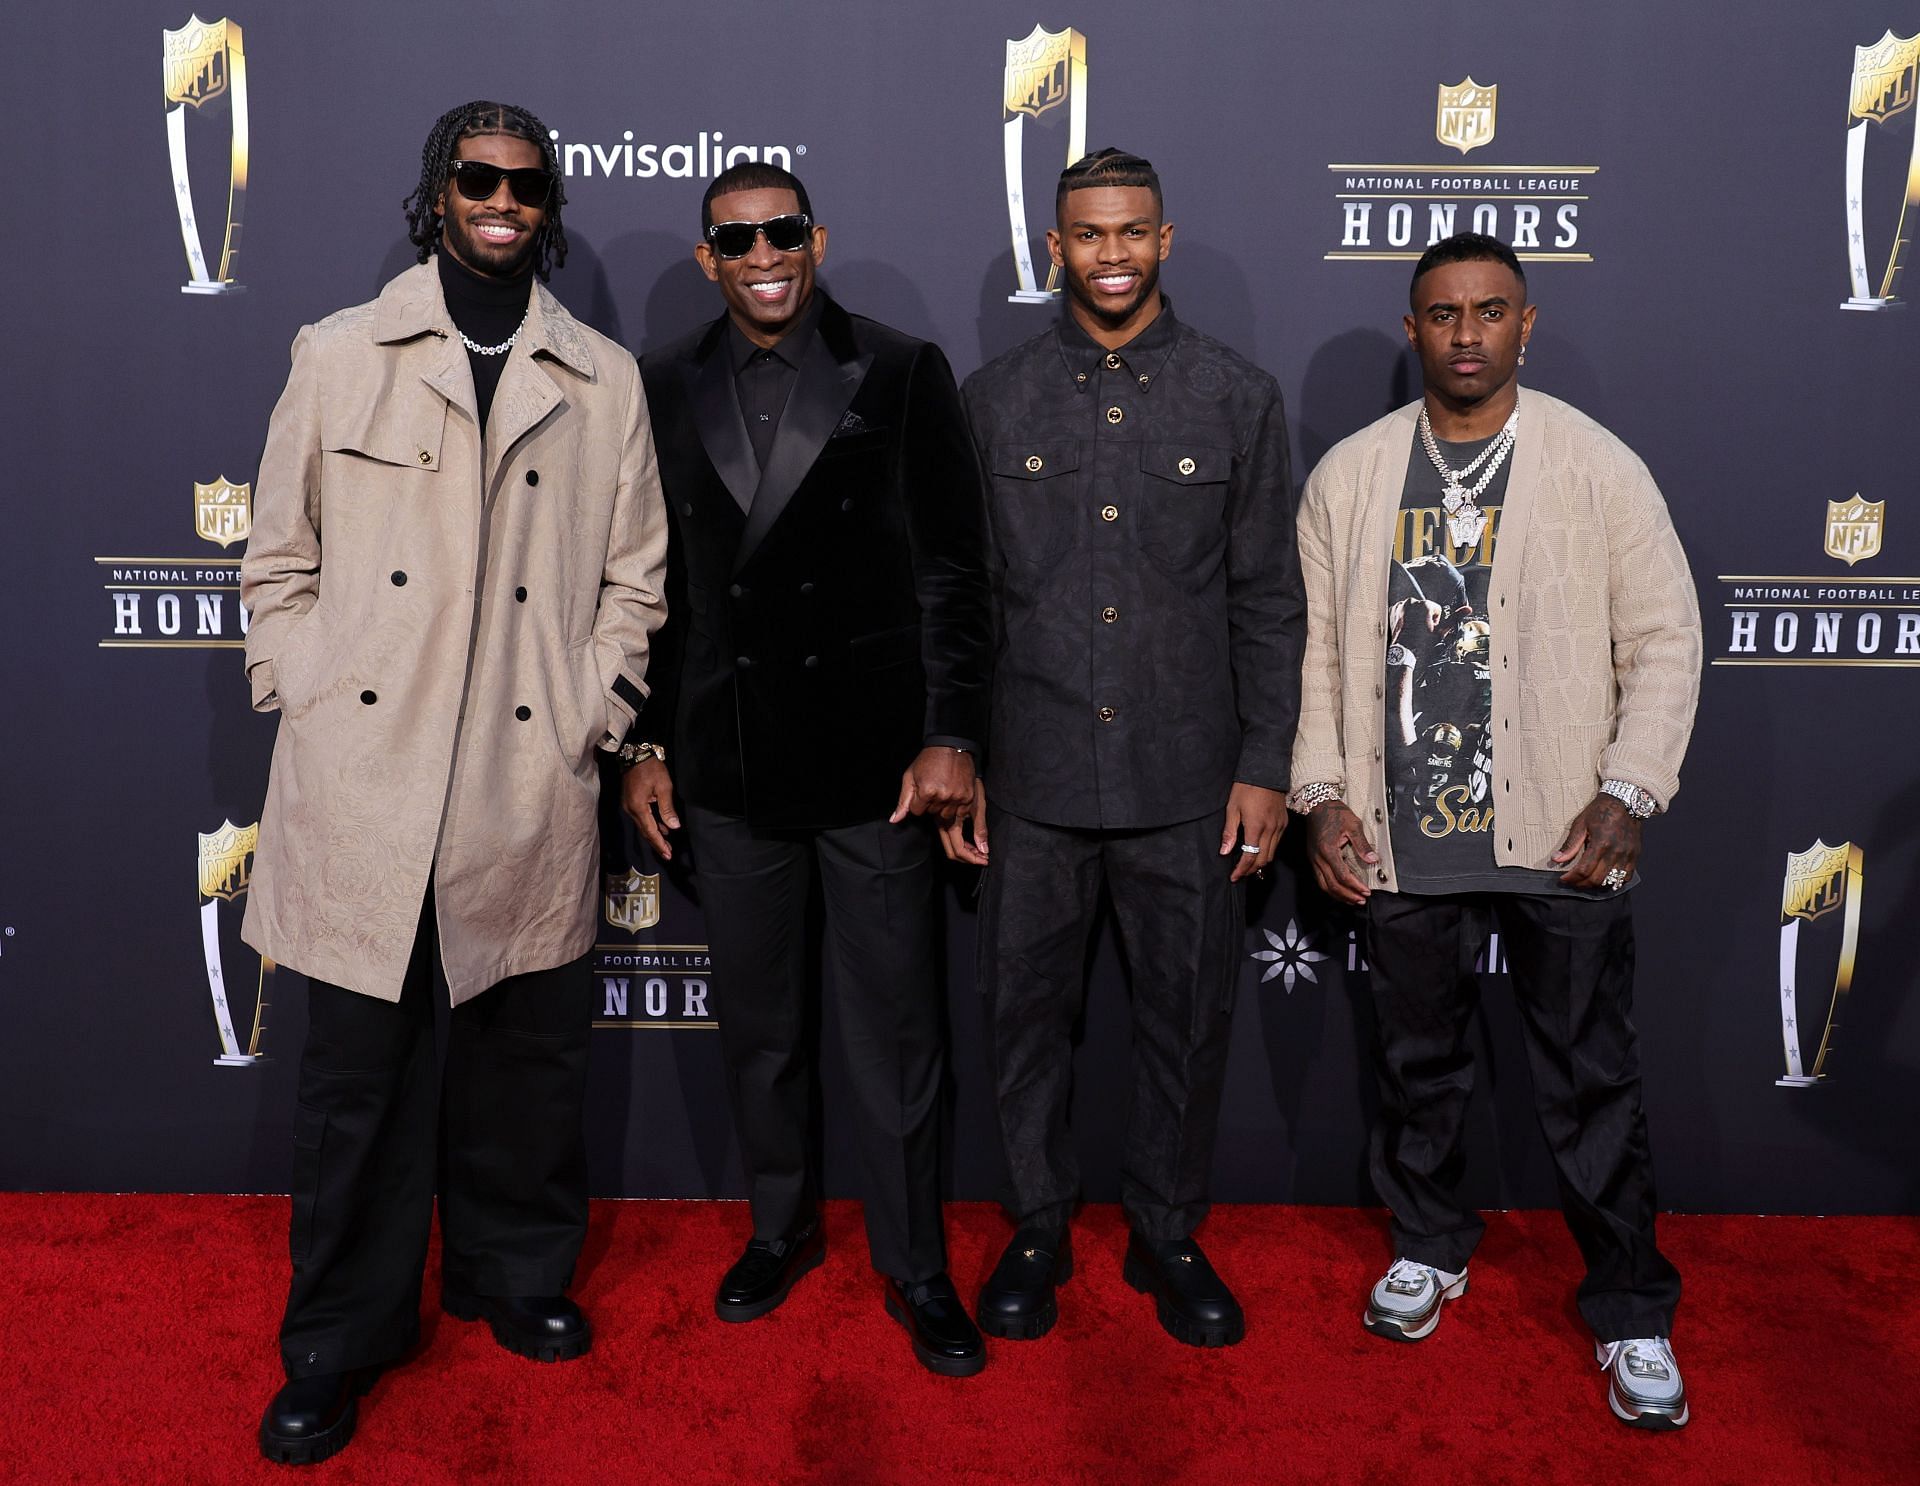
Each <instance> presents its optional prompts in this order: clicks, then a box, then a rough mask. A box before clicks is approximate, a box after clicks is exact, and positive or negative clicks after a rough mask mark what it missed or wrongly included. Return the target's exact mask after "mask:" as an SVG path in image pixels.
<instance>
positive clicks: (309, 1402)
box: [260, 1368, 380, 1465]
mask: <svg viewBox="0 0 1920 1486" xmlns="http://www.w3.org/2000/svg"><path fill="white" fill-rule="evenodd" d="M379 1375H380V1374H379V1371H378V1369H374V1368H368V1369H365V1370H363V1371H360V1372H332V1373H321V1374H320V1375H318V1376H317V1377H311V1378H289V1379H288V1380H287V1382H286V1385H285V1386H284V1387H282V1388H281V1390H280V1391H279V1392H278V1393H276V1394H274V1395H273V1402H272V1403H270V1404H268V1405H267V1412H266V1413H265V1414H264V1415H262V1416H261V1419H260V1453H261V1454H262V1455H264V1456H266V1457H267V1459H269V1460H271V1461H272V1462H273V1463H274V1464H275V1465H314V1464H317V1463H318V1462H320V1461H322V1460H326V1459H329V1458H330V1457H332V1456H335V1455H338V1454H339V1453H340V1452H341V1451H342V1450H344V1449H346V1448H347V1441H349V1440H351V1439H352V1438H353V1427H354V1425H355V1424H357V1423H358V1422H359V1418H360V1405H359V1400H360V1397H361V1395H362V1394H364V1393H365V1392H366V1391H367V1390H368V1389H369V1388H371V1387H372V1386H373V1384H374V1379H376V1378H377V1377H379Z"/></svg>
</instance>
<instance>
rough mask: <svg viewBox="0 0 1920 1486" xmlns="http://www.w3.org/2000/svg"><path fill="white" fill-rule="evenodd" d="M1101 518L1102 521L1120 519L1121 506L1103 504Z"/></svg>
mask: <svg viewBox="0 0 1920 1486" xmlns="http://www.w3.org/2000/svg"><path fill="white" fill-rule="evenodd" d="M1100 519H1101V520H1102V521H1118V520H1119V519H1120V508H1119V507H1118V506H1102V507H1101V508H1100Z"/></svg>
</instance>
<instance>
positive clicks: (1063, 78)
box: [1002, 24, 1086, 119]
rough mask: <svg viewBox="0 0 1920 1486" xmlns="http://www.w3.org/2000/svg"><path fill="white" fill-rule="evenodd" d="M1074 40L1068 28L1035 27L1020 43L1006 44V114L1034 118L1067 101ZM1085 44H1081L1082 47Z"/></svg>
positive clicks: (1075, 36)
mask: <svg viewBox="0 0 1920 1486" xmlns="http://www.w3.org/2000/svg"><path fill="white" fill-rule="evenodd" d="M1076 39H1077V35H1076V33H1075V32H1074V31H1073V29H1072V28H1071V27H1069V28H1068V29H1067V30H1064V31H1048V30H1045V29H1043V28H1042V27H1041V26H1039V25H1037V24H1036V25H1035V26H1034V28H1033V29H1032V30H1031V31H1029V32H1028V33H1027V34H1026V35H1025V36H1024V37H1022V38H1021V39H1020V40H1018V41H1009V42H1008V43H1007V70H1006V96H1005V98H1004V99H1003V100H1002V101H1003V102H1004V103H1005V105H1006V110H1007V112H1008V113H1009V114H1025V115H1027V116H1028V117H1029V118H1034V119H1037V118H1039V117H1040V115H1041V114H1043V113H1045V112H1046V111H1047V110H1048V109H1050V108H1056V107H1058V106H1059V105H1060V104H1062V103H1065V102H1066V101H1067V93H1068V89H1069V88H1070V87H1071V85H1072V78H1073V71H1072V68H1071V67H1070V65H1069V64H1070V63H1071V62H1072V60H1073V43H1074V41H1075V40H1076ZM1085 44H1086V43H1085V42H1084V41H1083V42H1081V45H1082V47H1084V46H1085Z"/></svg>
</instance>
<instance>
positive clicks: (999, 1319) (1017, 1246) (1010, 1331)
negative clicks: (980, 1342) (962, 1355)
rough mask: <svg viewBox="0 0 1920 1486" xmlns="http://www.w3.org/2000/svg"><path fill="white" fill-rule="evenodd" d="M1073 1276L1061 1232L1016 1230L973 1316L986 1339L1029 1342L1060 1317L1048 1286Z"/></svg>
mask: <svg viewBox="0 0 1920 1486" xmlns="http://www.w3.org/2000/svg"><path fill="white" fill-rule="evenodd" d="M1072 1278H1073V1249H1072V1246H1071V1244H1070V1243H1069V1242H1068V1239H1067V1235H1066V1234H1065V1233H1049V1232H1046V1231H1045V1230H1043V1229H1039V1228H1022V1229H1021V1230H1020V1231H1019V1232H1018V1233H1016V1234H1014V1235H1013V1242H1012V1243H1010V1244H1008V1245H1007V1248H1006V1252H1005V1253H1003V1254H1001V1256H1000V1262H999V1263H998V1264H996V1265H994V1267H993V1274H992V1275H991V1276H990V1277H989V1278H988V1280H987V1283H986V1287H985V1288H984V1289H982V1290H981V1292H980V1300H979V1303H978V1304H977V1305H976V1306H975V1307H974V1316H975V1318H976V1319H977V1320H978V1321H979V1322H980V1329H981V1330H982V1331H984V1332H986V1334H987V1335H988V1336H998V1337H1004V1338H1005V1339H1006V1340H1008V1341H1016V1342H1025V1341H1032V1340H1033V1339H1034V1338H1035V1337H1041V1336H1045V1335H1046V1334H1047V1333H1048V1332H1049V1331H1051V1330H1053V1323H1054V1322H1055V1321H1057V1320H1058V1319H1059V1318H1060V1306H1059V1304H1058V1302H1057V1301H1056V1300H1055V1299H1054V1293H1053V1292H1054V1287H1055V1286H1058V1285H1064V1284H1066V1282H1067V1281H1068V1280H1070V1279H1072Z"/></svg>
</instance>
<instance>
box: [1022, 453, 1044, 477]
mask: <svg viewBox="0 0 1920 1486" xmlns="http://www.w3.org/2000/svg"><path fill="white" fill-rule="evenodd" d="M1046 467H1047V462H1046V460H1044V459H1042V458H1041V457H1040V456H1039V455H1038V454H1029V455H1028V456H1027V473H1028V474H1033V475H1037V474H1039V473H1040V471H1042V470H1043V469H1045V468H1046Z"/></svg>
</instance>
